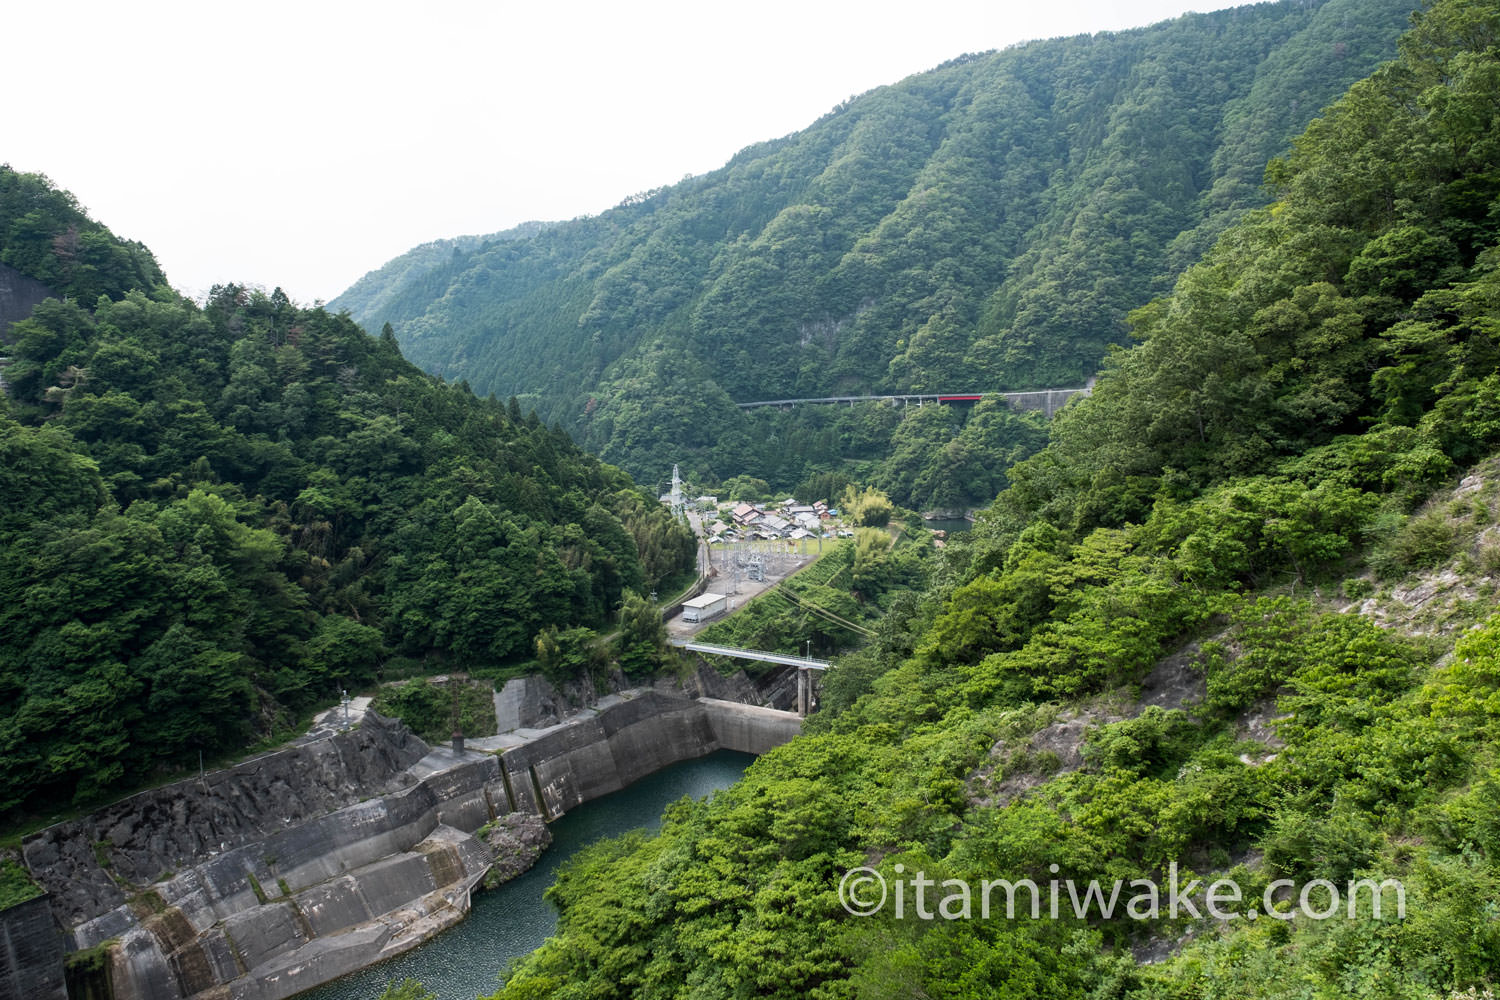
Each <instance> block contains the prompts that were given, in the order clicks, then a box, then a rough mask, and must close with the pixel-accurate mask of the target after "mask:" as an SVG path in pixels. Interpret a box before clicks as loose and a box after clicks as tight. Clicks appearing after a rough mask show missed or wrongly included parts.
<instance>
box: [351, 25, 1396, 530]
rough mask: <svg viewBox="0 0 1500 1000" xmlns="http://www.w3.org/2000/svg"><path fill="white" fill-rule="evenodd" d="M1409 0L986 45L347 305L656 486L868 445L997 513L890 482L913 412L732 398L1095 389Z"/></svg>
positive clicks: (442, 368)
mask: <svg viewBox="0 0 1500 1000" xmlns="http://www.w3.org/2000/svg"><path fill="white" fill-rule="evenodd" d="M1411 6H1412V4H1411V3H1410V2H1409V0H1357V2H1356V0H1327V2H1313V3H1305V2H1295V3H1293V2H1288V3H1278V4H1263V5H1258V6H1252V7H1241V8H1236V9H1234V10H1229V11H1221V12H1218V13H1214V14H1193V15H1188V16H1185V17H1183V18H1179V19H1177V20H1175V21H1171V22H1167V23H1164V24H1161V25H1157V26H1155V27H1152V28H1147V29H1141V30H1135V31H1127V32H1120V33H1104V34H1099V35H1095V36H1091V37H1077V38H1069V39H1057V40H1052V41H1047V42H1037V43H1032V44H1027V45H1023V46H1019V47H1016V48H1013V49H1008V50H1005V51H1002V52H995V53H989V54H985V55H973V56H965V57H963V58H960V59H955V60H953V61H952V62H950V63H947V64H945V65H943V66H941V67H938V68H937V69H935V70H932V71H930V72H927V73H922V74H919V75H916V76H913V77H910V78H908V79H906V80H903V81H901V82H900V83H897V84H894V85H892V86H888V87H882V88H879V89H877V90H874V91H871V92H870V93H867V94H864V95H862V96H860V97H858V98H853V99H851V100H850V101H849V102H847V103H846V104H844V105H841V106H840V107H838V108H836V109H834V110H833V111H832V112H830V113H829V114H828V115H826V116H824V117H823V118H822V119H820V120H819V121H818V122H817V123H815V124H814V125H812V126H810V127H809V128H807V129H805V130H804V131H802V132H798V133H796V134H794V135H791V136H787V137H785V138H782V139H778V140H775V141H772V142H766V143H761V144H759V145H756V146H752V147H749V148H747V149H745V150H744V151H742V152H741V153H740V154H739V155H737V156H736V157H735V158H734V159H733V160H731V161H730V163H729V164H727V165H726V166H725V167H724V168H722V169H720V170H718V171H715V172H713V173H711V174H707V175H705V176H702V177H696V178H691V179H689V180H685V181H683V182H682V183H680V184H677V185H674V186H672V187H669V188H663V189H660V190H657V191H652V192H647V193H645V194H642V195H640V196H637V197H635V198H631V199H628V200H627V201H626V202H624V203H622V204H621V205H620V206H618V207H617V208H615V209H613V210H611V211H609V212H606V213H604V214H602V215H599V216H597V217H594V218H587V219H578V220H574V221H572V222H569V223H564V224H559V225H556V226H553V227H550V228H548V229H546V230H544V231H541V232H539V233H537V234H536V235H534V236H531V237H530V238H522V239H516V238H494V239H490V240H487V241H486V242H484V243H483V244H482V245H480V246H478V247H474V248H472V249H463V248H455V249H454V251H453V252H452V253H450V254H449V256H448V259H447V260H446V261H444V262H443V263H441V264H440V265H435V264H434V262H433V261H432V260H431V259H430V258H431V256H432V255H431V254H430V253H429V252H428V249H429V248H422V249H420V250H418V251H414V255H416V256H415V257H414V258H413V260H414V261H417V258H420V260H419V261H417V263H420V264H421V266H420V267H417V266H415V264H413V266H411V267H410V268H408V267H407V266H406V265H405V264H403V263H402V261H400V260H398V261H396V262H392V264H391V265H387V268H386V269H384V270H385V272H386V273H388V274H389V277H388V278H382V277H381V275H380V274H379V273H377V274H375V275H372V276H370V277H369V278H367V279H366V280H365V281H363V282H361V284H360V285H359V286H356V288H355V289H351V291H350V293H348V294H347V295H346V296H343V297H340V298H339V299H336V300H335V301H334V303H333V307H334V308H348V309H350V310H351V312H352V314H353V315H354V318H355V319H356V320H358V321H360V322H362V323H364V324H365V325H366V326H367V327H369V328H370V329H375V328H377V327H378V326H379V325H380V324H381V323H383V322H386V321H389V322H390V323H391V324H392V325H393V327H394V328H395V330H396V334H397V337H398V339H399V341H400V342H401V344H402V347H403V349H404V350H405V351H406V352H407V353H408V355H409V356H410V357H411V358H412V359H413V360H415V361H416V362H417V363H418V364H420V365H422V366H424V367H426V368H428V369H429V370H431V371H435V372H439V373H442V374H444V375H447V376H448V377H450V378H460V377H462V378H466V379H468V380H469V381H470V382H471V383H472V384H473V385H474V386H475V387H476V388H477V389H479V390H480V391H482V392H489V391H493V392H495V393H497V394H498V395H500V396H502V397H503V396H509V395H512V394H514V395H517V396H519V397H520V398H521V400H522V401H523V403H525V404H526V405H528V406H530V405H536V406H537V407H538V409H539V411H540V412H541V413H542V415H543V416H544V418H547V419H549V420H553V419H555V420H557V421H558V422H560V423H561V424H562V425H563V426H564V427H565V428H566V429H568V430H569V431H570V432H572V433H573V434H574V436H575V437H576V438H577V439H578V440H579V441H581V442H583V443H584V444H585V445H586V446H587V447H589V448H590V449H592V450H594V451H597V452H598V453H599V454H600V455H601V456H602V457H604V458H605V459H606V460H608V461H612V462H616V463H618V464H620V465H622V466H623V467H625V468H626V469H628V470H630V471H631V472H632V473H633V474H634V475H636V476H638V477H641V478H643V479H645V480H648V481H649V480H655V479H659V478H662V477H663V476H665V474H666V472H667V470H669V469H670V465H671V463H672V462H673V461H674V460H675V461H679V462H681V463H682V464H683V467H684V469H685V470H687V471H688V472H690V473H692V474H693V475H694V476H695V477H696V478H699V479H702V480H704V481H706V482H710V483H711V482H713V481H714V480H716V479H723V478H729V477H731V476H734V475H737V474H740V473H749V474H751V475H755V476H759V477H761V478H765V479H768V480H769V481H771V482H773V483H776V484H778V485H780V486H782V487H788V488H789V487H791V486H793V485H795V484H796V483H797V482H798V481H799V480H800V479H801V478H802V477H803V476H805V475H807V474H808V473H809V472H812V471H816V470H817V469H818V468H819V467H820V465H824V466H826V464H827V463H828V462H829V461H830V460H835V461H837V460H849V461H851V462H853V463H865V465H863V466H859V467H857V468H856V470H855V471H856V472H857V474H859V475H861V476H862V477H864V478H867V479H872V480H875V481H877V482H878V484H879V485H881V486H882V487H884V488H886V489H887V490H889V491H891V493H892V495H893V497H894V498H895V499H897V500H898V502H901V503H904V504H908V505H910V506H914V507H927V506H934V505H936V506H949V505H954V501H955V500H956V501H957V505H962V504H965V503H974V502H988V500H989V499H992V498H993V496H994V489H993V488H991V485H992V484H991V483H990V482H989V481H988V478H987V477H986V479H985V481H984V482H982V483H980V484H973V483H971V482H970V481H968V480H967V479H966V478H965V477H964V476H963V475H962V474H956V473H953V472H952V471H951V469H950V470H948V471H946V472H945V471H943V470H942V469H941V468H939V467H927V468H924V469H916V470H907V471H905V472H902V471H898V470H896V469H893V468H888V467H887V466H886V465H885V464H884V463H885V460H886V459H887V458H889V456H890V455H891V454H892V453H893V452H894V451H895V450H896V448H897V445H896V444H894V443H893V442H892V440H891V436H892V434H893V433H894V426H895V425H896V424H897V423H899V418H900V414H892V413H879V412H876V411H875V410H874V409H873V408H868V407H867V408H864V409H862V410H861V411H860V412H859V415H858V420H856V418H855V417H853V416H851V415H845V416H843V417H842V418H838V419H840V421H841V423H843V424H849V423H855V422H858V421H859V420H862V421H863V422H864V423H865V425H866V426H861V427H858V428H853V429H852V431H846V430H843V429H840V428H835V427H832V426H830V425H831V424H833V423H834V421H835V419H836V415H830V414H826V413H825V414H820V413H811V412H807V411H800V410H799V411H796V412H794V413H792V414H790V415H785V416H777V415H775V414H774V413H771V412H756V413H752V414H748V415H747V414H745V413H742V412H740V411H738V410H736V409H735V408H734V407H733V406H731V405H730V403H731V402H742V401H749V400H755V399H768V398H770V399H776V398H786V397H798V396H822V395H828V394H831V393H835V392H839V393H843V392H865V391H872V390H926V391H972V390H982V389H1001V388H1026V387H1052V386H1068V385H1079V384H1081V383H1082V382H1083V380H1084V378H1085V377H1086V376H1087V375H1089V374H1091V373H1092V372H1093V371H1094V370H1095V369H1096V368H1097V367H1098V365H1099V363H1100V360H1101V359H1102V357H1103V355H1104V352H1105V349H1106V348H1107V347H1108V346H1109V345H1111V344H1115V343H1120V342H1122V341H1123V340H1124V338H1125V332H1126V323H1125V316H1126V313H1127V312H1128V311H1129V310H1131V309H1133V308H1136V307H1137V306H1140V305H1142V304H1144V303H1145V302H1146V301H1148V300H1149V299H1151V298H1152V297H1153V296H1154V295H1157V294H1160V293H1162V292H1164V291H1166V290H1167V289H1168V288H1169V287H1170V286H1171V281H1172V280H1173V278H1174V277H1175V276H1176V274H1177V273H1178V272H1179V271H1180V270H1181V269H1182V268H1183V267H1184V266H1186V265H1187V264H1188V263H1190V262H1192V261H1193V260H1194V259H1196V257H1197V256H1198V255H1199V254H1200V253H1201V252H1202V250H1203V249H1205V248H1206V247H1207V246H1208V244H1209V243H1210V242H1212V239H1213V237H1214V236H1216V235H1217V234H1218V233H1219V232H1220V231H1222V229H1223V228H1224V227H1225V226H1226V225H1227V224H1228V223H1229V222H1230V221H1232V220H1233V219H1235V218H1237V217H1238V215H1239V214H1240V213H1241V212H1243V211H1244V210H1245V209H1247V208H1249V207H1251V206H1256V205H1260V204H1262V203H1263V198H1264V196H1263V194H1262V192H1261V190H1260V180H1261V174H1262V172H1263V170H1264V166H1265V163H1266V161H1267V160H1268V159H1269V158H1270V157H1271V156H1273V155H1275V154H1277V153H1279V152H1281V151H1282V150H1284V148H1285V145H1286V143H1287V142H1288V141H1289V139H1290V138H1291V137H1292V136H1293V135H1295V134H1296V133H1297V132H1299V131H1301V129H1302V128H1303V127H1304V126H1305V125H1306V123H1307V122H1308V121H1309V120H1310V119H1311V118H1312V117H1313V116H1314V115H1315V114H1316V113H1317V111H1318V109H1319V108H1321V107H1322V106H1324V105H1325V104H1327V103H1328V102H1329V101H1331V100H1333V99H1334V98H1335V97H1336V96H1337V95H1338V94H1339V93H1341V92H1342V91H1343V90H1344V89H1345V88H1346V87H1347V86H1348V85H1349V84H1350V83H1352V82H1353V81H1354V80H1356V79H1359V78H1360V77H1362V76H1364V75H1365V74H1367V73H1368V72H1369V71H1370V70H1371V69H1373V68H1374V66H1375V64H1376V63H1377V62H1378V61H1380V60H1382V59H1386V58H1389V57H1390V55H1391V54H1392V53H1393V44H1394V39H1395V37H1396V35H1397V34H1398V33H1399V31H1400V30H1401V28H1403V27H1404V26H1405V24H1406V21H1407V15H1408V13H1409V11H1410V9H1411ZM506 235H508V236H513V235H514V234H506ZM984 433H989V432H978V433H975V434H971V435H970V437H971V438H972V437H981V436H983V435H984ZM912 435H915V436H918V437H921V438H923V439H924V441H925V440H928V439H932V438H933V437H934V435H933V434H932V431H931V429H930V428H924V429H915V430H912V431H910V432H908V436H912ZM954 436H955V430H954V429H950V430H949V433H948V434H947V439H952V438H953V437H954ZM1003 436H1004V437H1005V438H1006V439H1007V440H1009V441H1013V442H1015V441H1020V440H1022V439H1023V438H1024V437H1025V436H1026V435H1025V432H1024V429H1021V428H1010V429H1007V430H1006V431H1005V432H1004V434H1003ZM813 439H818V440H820V441H821V442H822V446H821V447H818V446H815V445H814V444H813V443H812V441H813ZM862 439H869V440H868V441H866V440H862ZM962 449H963V450H966V451H974V450H976V447H975V443H974V442H973V441H969V440H966V441H965V442H964V443H963V445H962ZM925 451H926V452H927V453H929V454H936V453H937V452H938V451H941V447H929V448H926V449H925ZM810 456H816V457H810ZM983 457H984V458H985V459H987V460H989V463H988V464H990V465H994V464H996V463H995V462H994V461H993V456H992V455H990V454H989V453H985V454H984V455H983ZM947 461H948V464H949V465H957V466H960V467H961V466H962V465H963V464H964V463H963V462H962V461H955V460H954V459H953V457H952V456H949V458H948V460H947ZM924 475H925V478H926V479H928V480H931V481H932V482H933V483H934V486H933V488H932V489H922V488H914V487H913V485H912V483H913V481H914V480H915V479H917V478H919V477H922V476H924ZM945 491H946V493H947V494H949V495H948V496H947V497H944V496H943V494H944V492H945Z"/></svg>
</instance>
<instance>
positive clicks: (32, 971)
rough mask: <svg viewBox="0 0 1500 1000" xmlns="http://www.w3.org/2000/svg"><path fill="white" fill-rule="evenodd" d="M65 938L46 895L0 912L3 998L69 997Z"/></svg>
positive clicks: (38, 999) (62, 999)
mask: <svg viewBox="0 0 1500 1000" xmlns="http://www.w3.org/2000/svg"><path fill="white" fill-rule="evenodd" d="M66 998H67V989H66V987H65V985H64V983H63V937H62V934H61V933H60V932H59V931H58V929H57V921H55V920H53V919H52V907H50V906H49V905H47V899H46V897H45V896H38V897H37V898H35V899H28V900H27V901H26V902H24V903H17V904H16V905H15V906H11V907H8V908H6V909H5V910H3V911H0V1000H66Z"/></svg>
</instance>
